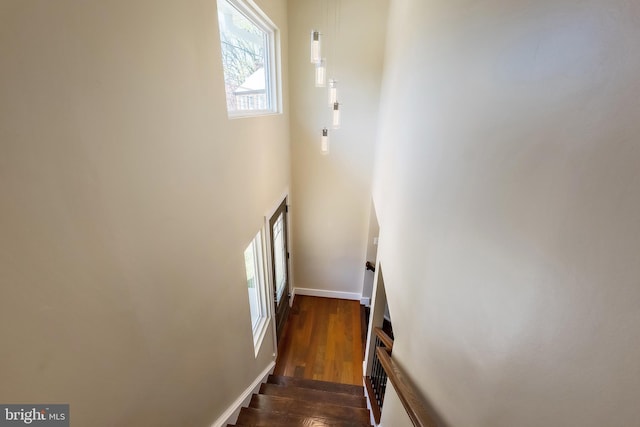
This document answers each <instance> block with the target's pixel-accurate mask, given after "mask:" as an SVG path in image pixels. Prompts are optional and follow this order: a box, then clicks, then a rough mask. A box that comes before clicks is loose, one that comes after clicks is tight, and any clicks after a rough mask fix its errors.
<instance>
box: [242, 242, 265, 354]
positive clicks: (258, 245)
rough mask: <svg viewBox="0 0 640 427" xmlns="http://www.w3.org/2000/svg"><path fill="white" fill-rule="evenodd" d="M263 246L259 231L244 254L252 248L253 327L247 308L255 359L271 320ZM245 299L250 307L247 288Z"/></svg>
mask: <svg viewBox="0 0 640 427" xmlns="http://www.w3.org/2000/svg"><path fill="white" fill-rule="evenodd" d="M264 245H265V239H264V232H263V230H260V231H259V232H258V234H256V235H255V236H254V238H253V239H252V240H251V242H250V243H249V245H247V248H246V249H245V252H246V250H247V249H249V247H253V259H254V261H255V265H254V269H255V270H254V278H255V281H256V283H255V289H256V292H257V294H258V295H257V297H258V298H257V299H258V311H259V316H260V317H259V319H258V322H256V324H255V325H254V324H253V323H254V322H253V318H252V317H251V309H250V308H249V321H250V323H251V327H252V334H253V346H254V350H255V357H258V353H259V351H260V347H261V346H262V341H263V340H264V337H265V335H266V333H267V328H268V326H269V321H270V319H271V310H270V309H269V303H268V301H269V299H268V297H267V296H268V295H269V293H268V290H267V285H268V282H267V281H266V279H265V265H266V264H267V263H266V259H265V257H264V254H265V253H266V251H265V246H264ZM245 268H246V266H245ZM245 286H246V282H245ZM247 297H248V298H247V302H248V303H249V305H250V304H251V302H250V301H249V298H251V296H250V295H249V289H248V288H247Z"/></svg>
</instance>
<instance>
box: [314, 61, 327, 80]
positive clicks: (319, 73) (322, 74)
mask: <svg viewBox="0 0 640 427" xmlns="http://www.w3.org/2000/svg"><path fill="white" fill-rule="evenodd" d="M326 80H327V61H326V60H325V59H324V58H322V59H320V62H318V63H317V64H316V87H325V85H326Z"/></svg>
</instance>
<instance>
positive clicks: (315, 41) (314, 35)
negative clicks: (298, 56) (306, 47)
mask: <svg viewBox="0 0 640 427" xmlns="http://www.w3.org/2000/svg"><path fill="white" fill-rule="evenodd" d="M321 43H322V41H321V37H320V31H318V30H311V63H312V64H317V63H318V62H320V59H321V58H322V54H321V53H322V50H321V49H322V46H321Z"/></svg>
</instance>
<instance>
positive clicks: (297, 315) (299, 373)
mask: <svg viewBox="0 0 640 427" xmlns="http://www.w3.org/2000/svg"><path fill="white" fill-rule="evenodd" d="M362 354H363V350H362V341H361V320H360V302H359V301H349V300H341V299H333V298H319V297H309V296H303V295H297V296H296V297H295V299H294V302H293V307H291V312H290V313H289V319H288V320H287V325H286V326H285V329H284V331H283V333H282V338H281V339H280V343H279V345H278V359H277V360H276V367H275V371H274V375H286V376H290V377H296V378H306V379H312V380H321V381H332V382H337V383H343V384H355V385H362Z"/></svg>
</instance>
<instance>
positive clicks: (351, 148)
mask: <svg viewBox="0 0 640 427" xmlns="http://www.w3.org/2000/svg"><path fill="white" fill-rule="evenodd" d="M323 4H324V5H325V9H324V12H323V11H322V10H323V9H322V5H323ZM336 4H338V2H337V1H326V2H320V1H317V0H298V1H291V2H289V30H290V34H291V37H290V47H291V49H290V52H291V54H290V57H289V67H290V70H291V80H290V84H291V111H292V113H291V144H292V147H291V153H292V181H293V194H292V198H291V201H292V225H293V227H292V228H293V233H292V238H293V258H292V266H293V271H294V285H295V286H296V287H298V288H311V289H316V290H323V291H339V292H350V293H355V294H356V295H357V296H359V295H360V294H361V292H362V283H363V278H364V276H363V275H364V262H365V255H366V249H367V232H368V229H367V224H368V220H369V207H370V200H371V176H372V169H373V157H374V151H373V148H374V142H375V135H376V123H377V120H378V100H379V89H380V79H381V75H382V63H383V51H384V38H385V30H386V16H387V15H386V13H387V9H388V4H387V0H373V1H372V0H345V1H341V2H340V4H341V13H340V18H339V21H340V23H339V25H338V27H337V31H336V26H335V24H334V21H335V12H334V10H335V9H334V6H335V5H336ZM327 9H328V10H329V12H328V13H327ZM327 15H329V17H330V18H329V19H327ZM318 28H319V29H320V30H321V31H322V32H323V33H324V35H325V38H324V43H323V47H324V51H325V54H326V55H328V58H327V59H328V63H329V73H330V74H336V78H337V79H338V80H339V90H340V92H339V98H340V99H339V101H340V102H341V103H342V104H343V105H342V123H343V124H342V127H341V128H340V129H339V130H338V131H331V132H330V140H331V153H330V155H328V156H323V155H322V154H321V152H320V135H321V129H322V128H323V126H325V125H327V126H328V125H330V124H331V122H330V110H329V107H328V95H327V89H326V88H325V89H318V88H316V87H315V85H314V66H313V65H312V64H310V62H309V34H310V31H311V30H312V29H318ZM336 38H337V40H336ZM334 41H335V43H334ZM335 67H337V69H335ZM333 71H335V73H334V72H333Z"/></svg>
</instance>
